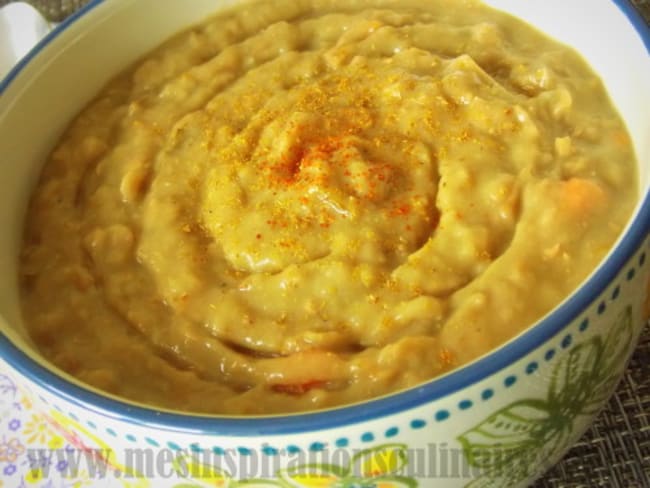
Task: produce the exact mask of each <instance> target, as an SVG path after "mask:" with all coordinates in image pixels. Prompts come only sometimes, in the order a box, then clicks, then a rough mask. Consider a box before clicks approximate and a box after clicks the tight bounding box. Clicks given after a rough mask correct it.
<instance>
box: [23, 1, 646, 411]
mask: <svg viewBox="0 0 650 488" xmlns="http://www.w3.org/2000/svg"><path fill="white" fill-rule="evenodd" d="M635 171H636V169H635V160H634V155H633V151H632V148H631V143H630V140H629V138H628V135H627V133H626V129H625V127H624V125H623V123H622V121H621V120H620V118H619V116H618V115H617V113H616V111H615V110H614V108H613V107H612V106H611V103H610V102H609V99H608V96H607V94H606V92H605V90H604V88H603V86H602V83H601V81H600V80H599V78H598V77H597V76H596V75H595V74H594V73H593V72H592V71H591V70H590V68H589V67H588V66H587V65H586V63H585V62H584V61H583V60H582V59H581V58H580V56H579V55H578V54H577V53H575V52H573V51H572V50H571V49H569V48H567V47H565V46H562V45H560V44H558V43H556V42H555V41H552V40H550V39H548V38H546V37H545V36H543V35H542V34H540V33H539V32H537V31H536V30H534V29H533V28H532V27H530V26H528V25H526V24H524V23H523V22H521V21H519V20H516V19H514V18H512V17H510V16H508V15H505V14H503V13H500V12H497V11H495V10H492V9H490V8H488V7H486V6H484V5H482V4H481V3H479V2H477V1H472V0H417V1H416V0H399V1H391V0H352V1H348V0H310V1H306V0H297V1H296V0H291V1H289V0H276V1H272V2H243V3H241V4H239V5H237V6H236V7H234V8H233V9H231V10H228V11H226V12H224V13H221V14H219V15H217V16H216V17H214V18H212V19H210V20H208V21H207V22H206V23H204V24H203V25H200V26H197V27H194V28H192V29H190V30H188V31H187V32H185V33H182V34H179V35H178V36H176V37H175V38H173V39H171V40H169V41H168V42H166V43H165V44H164V45H163V46H161V47H160V48H159V49H157V50H156V51H154V52H153V53H151V54H150V55H148V56H147V57H146V58H144V59H142V60H140V61H139V62H138V63H137V64H136V65H135V66H133V67H132V68H130V69H128V70H127V71H126V72H124V73H122V74H120V75H119V76H117V77H116V78H115V79H114V80H113V81H112V82H110V83H109V84H108V85H107V86H106V88H105V89H104V90H103V91H102V93H100V94H99V95H98V97H97V98H96V99H95V100H94V101H93V102H92V103H91V104H90V105H89V106H88V107H87V108H86V109H85V110H84V111H83V112H82V113H81V114H80V115H79V116H78V117H77V118H76V120H74V122H73V123H72V124H71V126H70V128H69V129H68V130H67V132H66V134H65V135H64V137H63V138H62V140H61V141H60V143H59V144H58V145H57V147H56V148H55V150H54V151H53V152H52V154H51V157H50V158H49V160H48V161H47V164H46V165H45V167H44V170H43V174H42V177H41V180H40V183H39V184H38V187H37V188H36V190H35V193H34V195H33V199H32V202H31V206H30V210H29V214H28V218H27V224H26V231H25V238H24V246H23V252H22V256H21V270H20V278H21V289H22V299H23V311H24V316H25V319H26V322H27V326H28V328H29V331H30V334H31V336H32V337H33V339H34V341H35V342H36V343H37V344H38V346H39V348H40V349H41V351H42V352H43V354H44V355H45V356H46V357H47V358H49V359H50V360H51V361H52V362H53V363H54V364H56V365H57V366H59V367H60V368H62V369H63V370H65V371H67V372H69V373H71V374H72V375H74V376H76V377H78V378H79V379H80V380H82V381H84V382H86V383H88V384H91V385H93V386H96V387H98V388H100V389H102V390H105V391H108V392H110V393H113V394H116V395H119V396H122V397H126V398H129V399H132V400H135V401H138V402H142V403H145V404H150V405H155V406H158V407H163V408H170V409H179V410H185V411H196V412H208V413H228V414H232V413H234V414H259V413H276V412H292V411H304V410H312V409H318V408H325V407H330V406H336V405H341V404H346V403H350V402H356V401H361V400H364V399H368V398H371V397H376V396H379V395H384V394H386V393H390V392H394V391H397V390H400V389H404V388H408V387H411V386H414V385H417V384H419V383H421V382H424V381H427V380H429V379H431V378H433V377H435V376H437V375H440V374H442V373H445V372H447V371H449V370H450V369H452V368H456V367H458V366H461V365H463V364H465V363H467V362H469V361H471V360H473V359H475V358H477V357H478V356H480V355H483V354H485V353H486V352H488V351H490V350H492V349H494V348H495V347H497V346H499V345H500V344H502V343H503V342H505V341H507V340H508V339H510V338H512V337H513V336H514V335H516V334H518V333H519V332H521V331H523V330H524V329H525V328H526V327H528V326H530V325H531V324H533V323H534V322H535V321H536V320H537V319H539V318H540V317H542V316H543V315H544V314H546V313H548V312H549V311H550V310H551V309H552V308H553V307H555V306H556V305H558V304H559V303H560V302H561V301H562V300H563V299H564V298H566V297H567V296H568V295H569V294H570V293H571V292H572V291H573V290H574V289H575V288H576V287H577V286H578V285H579V284H580V282H581V281H582V280H584V279H585V277H586V276H587V275H588V274H589V273H590V272H591V271H592V270H593V269H594V268H595V267H596V266H597V265H598V263H599V262H600V261H601V260H602V258H603V257H604V256H605V254H606V253H607V252H608V251H609V249H610V248H611V246H612V244H613V243H614V242H615V240H616V239H617V237H618V236H619V235H620V233H621V231H622V229H623V228H624V226H625V225H626V223H627V221H628V219H629V217H630V215H631V212H632V209H633V207H634V204H635V203H636V199H637V194H636V193H635V191H634V190H633V188H634V187H635V183H636V174H635Z"/></svg>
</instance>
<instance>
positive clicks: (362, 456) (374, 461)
mask: <svg viewBox="0 0 650 488" xmlns="http://www.w3.org/2000/svg"><path fill="white" fill-rule="evenodd" d="M407 463H408V454H407V451H406V445H404V444H382V445H380V446H377V447H374V448H372V449H366V450H364V451H361V452H359V453H357V454H355V455H354V456H353V457H352V460H351V461H350V469H349V470H348V472H347V473H346V474H352V475H354V476H357V477H359V478H373V479H374V478H377V477H380V476H385V475H389V474H393V473H397V472H399V471H400V470H401V469H402V468H403V467H404V466H406V464H407Z"/></svg>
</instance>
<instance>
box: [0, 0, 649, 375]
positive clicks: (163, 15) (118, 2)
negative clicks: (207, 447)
mask: <svg viewBox="0 0 650 488" xmlns="http://www.w3.org/2000/svg"><path fill="white" fill-rule="evenodd" d="M232 3H234V0H224V1H221V2H215V1H214V0H194V1H193V2H177V1H175V0H137V1H136V0H111V1H103V0H95V1H93V2H91V4H90V6H89V7H87V8H86V9H85V13H83V14H82V15H80V16H79V15H77V16H75V17H76V18H73V20H72V21H68V22H65V23H64V24H63V25H62V26H60V27H59V28H58V29H57V31H56V32H54V33H53V34H52V35H50V36H48V38H46V39H45V41H44V42H42V43H41V44H40V45H39V46H38V47H37V48H36V49H35V50H34V51H33V52H32V53H31V54H30V55H29V56H28V58H27V60H25V61H24V62H22V63H21V65H19V67H18V69H15V70H14V71H13V72H12V73H10V75H9V76H8V77H7V78H6V79H5V80H4V82H3V83H2V84H1V85H0V133H1V134H2V138H0V154H1V155H2V156H3V160H2V164H0V190H1V191H0V228H2V229H3V239H1V240H0V276H3V279H2V280H1V281H0V330H2V332H3V333H4V334H5V335H7V336H8V337H9V338H10V340H11V341H12V342H13V343H14V344H16V345H17V346H18V347H19V348H21V349H22V350H24V351H25V352H27V353H28V354H29V355H30V356H31V357H32V358H33V359H34V360H35V361H37V362H39V363H41V364H45V363H44V362H43V360H42V359H40V357H39V356H38V354H37V353H35V351H34V348H33V346H32V345H31V343H30V341H29V339H28V337H27V336H26V334H25V331H24V327H23V324H22V320H21V314H20V308H19V300H18V298H19V297H18V288H17V282H16V276H17V255H18V249H19V246H20V240H21V235H22V227H23V218H24V214H25V210H26V207H27V203H28V199H29V194H30V192H31V190H32V188H33V187H34V185H35V183H36V180H37V178H38V175H39V172H40V168H41V165H42V163H43V161H44V160H45V158H46V156H47V154H48V153H49V152H50V150H51V149H52V146H53V145H54V143H55V142H56V141H57V139H58V138H59V137H60V135H61V133H62V132H63V130H64V129H65V127H66V126H67V124H68V123H69V121H70V120H71V119H72V118H73V117H74V115H75V114H76V113H77V112H79V110H81V109H82V108H83V107H84V106H85V105H86V104H87V103H88V101H89V100H90V99H91V98H92V97H93V96H94V95H95V94H96V93H97V92H98V91H99V90H100V89H101V87H102V86H103V85H104V84H105V83H106V82H107V81H108V80H109V79H110V78H111V77H112V76H113V75H114V74H115V73H117V72H118V71H120V70H121V69H123V68H124V67H126V66H127V65H129V64H130V63H132V62H134V61H135V60H136V59H137V58H138V57H140V56H142V55H143V54H144V53H146V52H147V51H149V50H151V49H152V48H154V47H155V46H156V45H158V44H159V43H160V42H161V41H162V40H164V39H165V38H167V37H169V36H171V35H172V34H174V33H176V32H177V31H179V30H180V29H182V28H184V27H187V26H188V25H191V24H193V23H196V22H199V21H200V20H202V19H203V18H204V17H206V16H207V15H209V14H210V13H212V12H213V11H214V10H215V4H218V5H221V6H226V5H229V4H232ZM486 3H488V4H491V5H493V6H494V7H496V8H500V9H503V10H506V11H508V12H511V13H513V14H514V15H516V16H518V17H521V18H523V19H524V20H526V21H528V22H529V23H531V24H532V25H535V26H537V27H538V28H539V29H540V30H542V31H545V32H546V33H548V34H550V35H551V36H553V37H555V38H556V39H559V40H560V41H562V42H564V43H566V44H569V45H571V46H574V47H575V48H576V49H577V50H578V51H580V52H581V53H582V54H583V56H584V57H585V58H586V59H587V60H588V61H589V63H590V64H591V65H592V67H593V68H595V70H596V71H597V72H598V73H599V74H600V75H601V77H602V78H603V81H604V82H605V85H606V87H607V89H608V91H609V93H610V96H611V98H612V100H613V101H614V103H615V105H616V106H617V107H618V109H619V111H620V113H621V115H622V116H623V118H624V119H625V121H626V123H627V125H628V128H629V130H630V133H631V136H632V139H633V143H634V146H635V149H636V152H637V158H638V161H639V177H640V179H639V185H640V193H641V195H642V199H645V200H646V206H647V205H650V203H648V201H647V200H648V198H649V197H648V191H649V190H648V189H649V188H650V137H648V134H650V112H648V111H647V110H645V107H649V106H650V91H649V90H647V87H648V86H650V58H649V56H648V51H647V48H646V46H645V45H644V43H643V39H642V38H641V36H640V34H639V33H638V32H637V31H636V30H635V29H634V28H633V27H632V24H631V23H630V21H629V19H628V18H627V16H626V13H625V11H624V10H623V9H622V7H623V8H624V9H627V12H628V13H629V12H630V11H631V10H632V7H631V5H629V4H626V3H625V2H614V1H611V0H594V1H592V2H590V5H589V17H588V20H587V19H586V18H585V12H584V9H585V7H584V3H582V2H565V1H562V0H548V1H546V2H521V1H520V0H488V1H487V2H486ZM619 4H620V5H619ZM151 12H158V14H156V15H151ZM144 19H146V21H145V20H144ZM144 22H146V28H143V23H144ZM603 32H608V35H607V36H603V35H602V33H603ZM646 41H647V39H646ZM640 209H641V203H640V204H639V207H638V209H637V215H638V212H639V211H640ZM646 232H647V231H646ZM64 376H65V375H64ZM66 377H67V376H66ZM68 378H69V377H68ZM72 381H74V380H72Z"/></svg>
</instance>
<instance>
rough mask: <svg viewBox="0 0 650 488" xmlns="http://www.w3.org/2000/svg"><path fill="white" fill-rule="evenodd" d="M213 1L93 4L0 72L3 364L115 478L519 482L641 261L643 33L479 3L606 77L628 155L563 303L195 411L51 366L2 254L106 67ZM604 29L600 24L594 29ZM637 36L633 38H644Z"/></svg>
mask: <svg viewBox="0 0 650 488" xmlns="http://www.w3.org/2000/svg"><path fill="white" fill-rule="evenodd" d="M228 3H232V2H227V1H218V0H216V1H215V0H193V1H192V2H178V1H176V0H137V1H136V0H104V1H101V0H94V1H92V2H90V4H89V5H88V6H87V7H86V8H85V9H83V10H82V11H81V12H79V13H78V14H76V15H75V16H74V17H72V18H71V19H69V20H68V21H66V22H65V23H64V24H62V25H60V26H59V27H58V28H57V29H56V30H55V31H54V32H53V33H51V34H50V35H49V36H48V37H47V38H46V39H45V40H44V41H43V42H41V43H40V44H39V45H38V46H37V47H36V48H35V49H34V50H33V51H32V52H31V53H30V54H29V55H28V57H27V58H26V59H25V60H23V61H22V62H21V63H20V64H19V65H18V66H17V67H16V68H15V69H14V70H13V71H12V72H11V73H10V74H9V75H8V76H7V77H6V78H5V79H4V81H3V82H2V84H1V85H0V134H1V137H0V154H1V155H2V160H1V161H0V228H2V239H1V240H0V276H2V280H0V327H1V329H2V334H1V335H0V354H1V357H2V361H3V362H4V363H6V364H0V367H2V369H3V370H6V371H9V375H10V376H11V377H13V378H14V380H15V381H16V382H17V383H18V384H20V385H21V387H22V388H23V389H24V390H25V391H26V392H27V393H28V394H29V395H30V396H31V398H32V399H33V402H34V405H35V406H36V408H38V409H40V410H41V411H42V412H43V414H44V416H45V418H46V419H47V420H48V422H50V423H51V425H52V427H53V428H55V429H57V430H58V431H59V432H60V433H61V434H62V435H65V436H66V438H67V439H69V440H70V442H72V443H73V444H74V445H76V446H78V447H79V448H80V449H81V451H80V452H82V453H86V454H87V455H89V456H91V457H93V458H94V459H95V460H97V461H99V462H101V463H102V465H103V466H105V467H106V468H107V470H108V471H106V472H105V474H106V476H109V477H111V479H112V480H113V481H112V482H111V483H110V486H113V485H114V484H115V485H116V486H119V484H120V483H121V484H123V485H124V486H141V487H145V486H152V487H158V486H185V487H187V486H231V487H232V486H241V485H246V486H249V487H250V486H285V487H312V486H320V487H326V486H327V487H335V486H336V487H349V488H351V487H370V486H373V487H379V486H381V487H385V488H387V487H411V486H422V487H430V486H436V487H437V486H472V487H483V486H499V487H503V486H524V485H526V484H527V483H529V482H530V481H531V480H532V479H534V478H535V477H537V476H539V475H540V474H541V473H542V472H543V471H544V470H545V469H546V468H548V467H549V466H550V465H551V464H552V463H554V462H556V461H557V460H558V459H559V458H560V457H561V456H562V454H563V453H564V452H565V450H566V449H567V448H569V447H570V446H571V444H572V443H573V442H574V441H576V440H577V439H578V437H579V436H580V435H581V434H582V433H583V432H584V431H585V429H586V428H587V426H588V424H589V423H590V422H591V420H592V419H593V416H594V415H595V414H596V413H597V412H598V410H599V409H600V408H601V407H602V406H603V405H604V404H605V402H606V401H607V399H608V397H609V396H610V395H611V393H612V392H613V390H614V388H615V386H616V383H617V381H618V380H619V378H620V377H621V375H622V373H623V371H624V368H625V364H626V361H627V359H628V357H629V355H630V354H631V352H632V350H633V349H634V346H635V343H636V341H637V338H638V335H639V333H640V331H641V328H642V324H643V306H644V305H643V304H644V300H645V297H646V296H647V284H648V277H649V275H650V248H649V243H650V238H649V230H650V191H649V188H650V137H649V135H650V111H648V110H647V108H648V107H650V90H648V87H649V86H650V57H649V55H648V46H649V45H650V33H649V32H648V29H647V27H646V25H645V24H644V23H643V21H642V19H641V18H640V17H639V16H638V14H636V12H635V11H634V9H633V8H632V6H631V4H630V3H629V2H627V1H611V0H592V1H590V2H589V5H588V12H587V11H586V9H587V6H586V2H565V1H560V0H549V1H545V2H521V1H519V0H492V1H489V2H488V3H490V4H493V5H494V6H495V7H497V8H502V9H504V10H507V11H509V12H511V13H513V14H515V15H517V16H519V17H521V18H523V19H525V20H527V21H528V22H530V23H531V24H533V25H535V26H537V27H539V28H540V29H541V30H543V31H545V32H547V33H548V34H550V35H551V36H553V37H555V38H557V39H559V40H561V41H563V42H565V43H567V44H569V45H572V46H574V47H576V48H577V49H578V50H579V51H580V52H581V53H582V54H583V55H584V56H585V58H586V59H587V60H588V61H589V62H590V63H591V64H592V66H593V67H594V68H595V69H596V71H597V72H598V73H600V75H601V76H602V77H603V79H604V81H605V84H606V86H607V88H608V90H609V92H610V94H611V97H612V99H613V101H614V103H615V104H616V105H617V107H618V109H619V111H620V113H621V114H622V116H623V118H624V119H625V121H626V122H627V124H628V127H629V129H630V132H631V135H632V139H633V142H634V146H635V149H636V151H637V156H638V160H639V162H640V168H639V173H640V186H641V188H640V191H641V196H642V199H641V200H642V201H641V202H640V203H639V205H638V207H637V209H636V213H635V216H634V218H633V220H632V221H631V222H630V224H629V226H628V228H627V230H626V231H625V234H624V235H623V236H622V238H621V239H620V240H619V242H618V243H617V245H616V247H615V249H614V250H613V251H612V252H611V253H610V254H609V255H608V257H607V258H606V260H605V261H604V262H603V263H602V265H601V266H600V267H599V268H598V269H597V270H595V272H594V273H593V275H592V276H591V277H590V278H589V279H588V280H586V281H585V282H584V283H583V285H582V286H581V287H580V288H579V290H577V291H576V292H575V293H574V294H573V295H572V296H571V297H569V298H568V299H567V300H566V301H565V302H564V303H563V304H562V305H561V306H559V307H558V308H557V309H556V310H554V311H553V312H552V313H550V314H549V315H547V316H546V317H545V318H543V320H541V321H540V322H539V323H537V324H535V325H534V326H533V327H531V328H530V329H528V330H527V331H526V332H524V333H522V334H521V335H519V336H518V337H516V338H514V339H513V340H512V341H510V342H509V343H507V344H505V345H504V346H502V347H501V348H499V349H498V350H496V351H494V352H492V353H491V354H489V355H486V356H485V357H482V358H480V359H479V360H477V361H475V362H474V363H472V364H470V365H468V366H466V367H464V368H461V369H459V370H457V371H454V372H452V373H450V374H448V375H446V376H444V377H441V378H438V379H435V380H433V381H431V382H429V383H426V384H424V385H422V386H420V387H418V388H414V389H411V390H408V391H406V392H402V393H399V394H395V395H392V396H389V397H386V398H381V399H377V400H372V401H367V402H365V403H363V404H359V405H353V406H347V407H342V408H338V409H334V410H329V411H326V412H315V413H306V414H299V415H286V416H272V417H248V418H243V417H239V418H237V417H210V416H197V415H188V414H182V413H172V412H160V411H156V410H154V409H151V408H146V407H142V406H137V405H134V404H130V403H128V402H124V401H120V400H119V399H116V398H112V397H109V396H107V395H104V394H102V393H100V392H97V391H94V390H92V389H89V388H88V387H85V386H84V385H82V384H80V383H79V382H77V381H76V380H74V379H72V378H70V377H69V376H67V375H65V374H64V373H62V372H61V371H58V370H56V369H55V368H54V367H52V366H51V365H48V364H47V362H45V361H44V360H43V359H42V358H41V357H40V356H39V355H38V354H37V353H36V352H35V351H34V348H33V347H32V346H31V344H30V342H29V340H28V339H26V335H25V333H24V330H23V327H22V323H21V317H20V312H19V305H18V290H17V283H16V281H17V280H16V276H17V272H16V266H17V263H16V256H17V250H18V247H19V243H20V237H21V228H22V223H23V218H24V214H25V209H26V205H27V201H28V197H29V194H30V191H31V189H32V188H33V187H34V184H35V181H36V179H37V177H38V174H39V171H40V166H41V164H42V162H43V161H44V160H45V157H46V155H47V154H48V152H49V151H50V150H51V149H52V147H53V145H54V143H55V142H56V140H57V139H58V137H59V136H60V135H61V133H62V131H63V129H64V128H65V127H66V125H67V124H68V122H69V121H70V120H71V118H72V117H73V116H74V115H75V114H76V113H77V112H78V111H79V110H80V109H81V108H82V107H83V106H84V105H85V104H86V103H87V102H88V101H89V99H90V98H91V97H92V96H93V95H94V94H95V93H96V92H98V91H99V89H100V88H101V87H102V85H103V84H104V83H105V82H106V81H107V80H108V79H109V78H110V77H111V76H112V75H114V74H115V73H116V72H118V71H120V70H121V69H123V68H124V67H125V66H127V65H128V64H129V63H131V62H133V61H134V60H135V59H136V58H137V57H139V56H141V55H142V54H144V53H145V52H147V51H148V50H150V49H152V48H153V47H155V46H156V45H157V44H159V43H160V42H161V41H162V40H163V39H165V38H166V37H168V36H170V35H171V34H173V33H175V32H176V31H178V30H180V29H182V28H183V27H185V26H188V25H190V24H192V23H195V22H198V21H200V20H202V19H203V18H204V17H205V16H207V15H208V14H210V13H212V12H213V11H214V10H215V9H217V8H218V7H220V6H222V5H226V4H228ZM605 33H607V35H605ZM644 43H645V44H644Z"/></svg>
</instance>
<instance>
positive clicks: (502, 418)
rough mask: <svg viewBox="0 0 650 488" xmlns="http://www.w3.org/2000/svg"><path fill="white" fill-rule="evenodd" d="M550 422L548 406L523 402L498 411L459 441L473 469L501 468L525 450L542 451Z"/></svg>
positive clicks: (538, 401)
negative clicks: (537, 449)
mask: <svg viewBox="0 0 650 488" xmlns="http://www.w3.org/2000/svg"><path fill="white" fill-rule="evenodd" d="M550 420H551V413H550V411H549V408H548V405H547V404H546V402H544V401H541V400H523V401H520V402H516V403H513V404H512V405H509V406H508V407H505V408H503V409H501V410H499V411H498V412H496V413H495V414H493V415H491V416H490V417H488V418H487V419H486V420H484V421H483V422H481V423H480V424H478V425H477V426H476V427H474V428H473V429H471V430H468V431H467V432H465V433H464V434H463V435H461V436H460V437H459V438H458V440H459V441H460V443H461V444H462V446H463V450H464V452H465V454H466V456H467V460H468V462H469V464H470V465H471V466H474V467H477V468H484V469H485V468H490V469H493V468H500V467H502V466H509V465H511V464H512V463H513V462H514V461H515V460H516V459H517V458H518V457H521V456H522V454H523V453H524V452H525V451H526V450H529V449H533V448H538V447H540V442H543V439H544V437H545V435H544V432H545V431H546V430H547V429H548V425H549V423H550Z"/></svg>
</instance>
